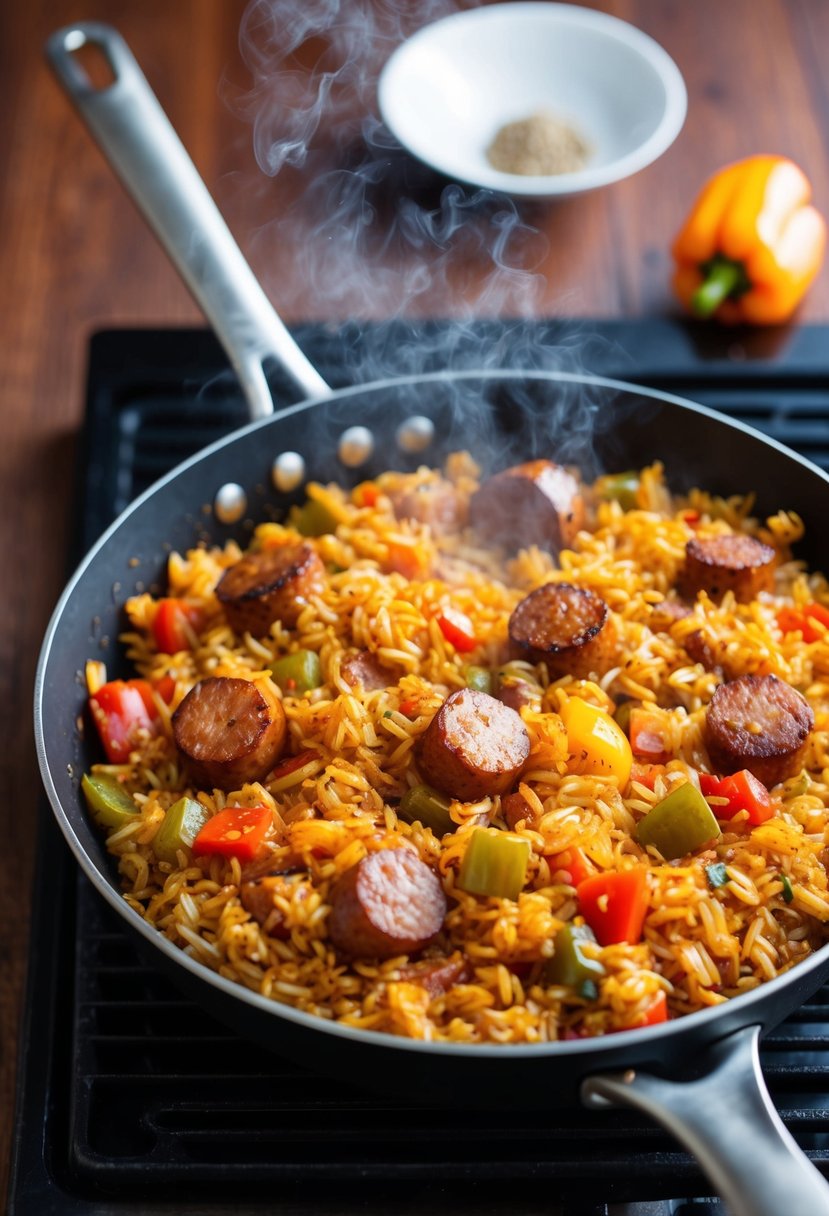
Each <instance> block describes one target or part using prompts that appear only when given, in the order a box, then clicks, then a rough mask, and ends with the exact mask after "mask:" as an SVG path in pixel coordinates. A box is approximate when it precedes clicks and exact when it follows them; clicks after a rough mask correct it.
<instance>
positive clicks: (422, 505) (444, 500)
mask: <svg viewBox="0 0 829 1216" xmlns="http://www.w3.org/2000/svg"><path fill="white" fill-rule="evenodd" d="M391 501H392V505H393V507H394V513H395V515H396V516H397V518H398V519H415V520H417V521H418V523H421V524H428V526H429V527H430V528H431V530H432V532H433V533H435V535H436V536H447V535H449V534H450V533H452V532H459V531H460V529H461V528H462V527H463V526H464V524H465V523H466V506H465V503H464V502H463V499H462V498H461V496H460V494H459V493H458V491H457V490H456V489H455V487H454V486H453V485H452V483H451V482H450V481H446V480H445V479H443V478H441V479H439V480H437V481H424V482H421V483H420V485H416V486H412V487H411V488H410V489H407V490H402V491H400V492H399V493H397V494H392V495H391Z"/></svg>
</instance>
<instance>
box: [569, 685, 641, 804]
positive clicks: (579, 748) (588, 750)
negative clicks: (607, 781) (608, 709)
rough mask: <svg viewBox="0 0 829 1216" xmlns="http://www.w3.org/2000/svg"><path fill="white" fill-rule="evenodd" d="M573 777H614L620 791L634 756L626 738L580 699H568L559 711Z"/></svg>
mask: <svg viewBox="0 0 829 1216" xmlns="http://www.w3.org/2000/svg"><path fill="white" fill-rule="evenodd" d="M561 719H562V721H563V722H564V727H565V729H566V731H567V746H568V749H569V751H570V759H569V761H568V768H569V769H570V771H571V772H572V773H579V774H585V775H589V776H593V777H615V778H616V780H617V782H618V784H619V788H620V789H624V787H625V786H626V785H627V783H628V781H629V780H630V770H631V767H632V765H633V753H632V752H631V750H630V744H629V743H628V740H627V737H626V735H625V733H624V731H623V730H622V728H621V727H620V726H619V724H618V723H617V722H614V720H613V718H611V716H610V714H606V713H605V712H604V710H601V709H597V708H596V706H595V705H591V704H590V703H589V702H588V701H583V700H582V698H581V697H568V699H567V700H566V701H565V703H564V705H563V706H562V707H561Z"/></svg>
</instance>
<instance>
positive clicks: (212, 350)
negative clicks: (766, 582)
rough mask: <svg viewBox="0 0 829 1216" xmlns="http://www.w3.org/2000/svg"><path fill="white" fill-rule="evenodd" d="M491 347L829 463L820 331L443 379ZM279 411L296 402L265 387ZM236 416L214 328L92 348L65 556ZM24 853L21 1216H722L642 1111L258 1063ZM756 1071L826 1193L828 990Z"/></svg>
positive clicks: (481, 340) (432, 328) (321, 351)
mask: <svg viewBox="0 0 829 1216" xmlns="http://www.w3.org/2000/svg"><path fill="white" fill-rule="evenodd" d="M440 330H441V327H440V326H439V325H437V324H436V323H433V324H428V325H423V326H421V327H420V329H419V330H413V329H412V327H411V326H401V325H397V324H396V323H390V324H388V325H383V326H373V327H371V329H370V331H369V332H368V333H366V332H363V333H361V332H360V331H359V330H358V329H357V328H356V327H355V326H344V327H341V328H339V329H332V328H330V327H324V326H315V325H309V326H304V327H300V328H299V329H298V331H297V335H298V338H299V340H300V343H301V344H302V345H303V346H304V347H305V349H306V350H307V352H308V353H309V355H310V356H311V358H312V359H313V361H314V362H315V363H316V365H317V366H318V367H319V368H320V371H321V372H322V374H323V375H324V376H326V378H327V379H328V380H329V381H330V382H331V383H332V384H335V385H338V384H342V383H344V382H346V381H347V380H348V379H349V378H350V377H349V375H348V372H347V363H348V361H347V359H345V358H344V352H345V353H347V352H351V351H354V350H355V349H357V348H358V347H359V345H360V343H362V342H368V344H369V346H370V347H371V349H372V350H373V351H374V353H375V354H376V355H377V356H378V357H379V356H380V355H381V354H382V357H383V361H384V365H385V367H386V370H388V368H389V366H393V365H394V357H395V355H396V356H397V359H398V363H397V365H398V366H400V368H401V370H408V369H409V364H410V362H411V358H412V356H413V352H416V351H417V349H418V348H420V349H427V350H429V351H431V352H432V354H431V356H430V358H431V360H432V363H433V365H434V366H441V362H440V361H441V360H443V359H445V357H446V350H447V346H446V344H445V342H439V341H437V340H436V335H438V334H439V332H440ZM482 349H485V350H486V351H487V352H488V360H487V361H488V363H492V361H493V357H495V359H496V362H497V363H498V364H499V365H501V366H508V365H510V364H512V365H515V366H528V363H527V359H528V356H529V357H530V358H531V360H532V365H533V366H549V367H556V366H561V365H562V361H564V365H565V366H566V368H567V370H576V369H575V367H574V362H573V359H574V352H581V353H580V354H579V358H580V359H581V369H582V370H585V369H586V370H590V371H593V372H598V373H601V374H604V375H609V376H612V377H617V378H620V379H627V380H633V381H635V382H637V383H640V384H648V385H652V386H655V387H658V388H662V389H665V390H667V391H670V392H673V393H676V394H678V395H681V396H687V397H690V398H692V399H694V400H696V401H700V402H703V403H704V404H707V405H711V406H713V407H715V408H717V409H721V410H723V411H725V412H727V413H729V414H731V415H732V416H736V417H739V418H741V419H742V420H744V421H746V422H748V423H750V424H752V425H754V426H757V427H758V428H759V429H761V430H764V431H766V432H767V433H770V434H772V435H774V437H775V438H778V439H780V440H781V441H782V442H784V443H787V444H788V445H789V446H791V447H794V448H797V449H798V450H800V451H801V452H803V454H804V455H806V456H808V457H809V458H810V459H812V460H813V461H815V463H817V464H819V465H821V467H823V468H826V469H829V329H827V328H824V327H804V328H801V329H799V330H795V331H792V332H791V333H789V334H782V335H781V334H777V333H754V334H750V335H744V334H743V335H740V334H737V333H733V334H723V333H721V332H720V331H717V330H712V329H711V328H709V327H704V326H700V327H695V326H686V325H683V324H680V323H673V322H668V321H659V322H657V321H655V322H630V323H627V322H597V323H586V322H584V323H580V324H578V325H575V324H567V323H549V324H544V325H533V326H528V325H527V324H514V325H507V324H502V323H495V322H493V323H482V324H480V325H476V326H474V327H472V328H467V330H465V331H464V332H463V333H462V334H460V335H459V337H458V338H457V340H453V342H452V344H451V354H452V366H453V367H459V366H464V365H466V366H478V365H479V364H480V352H481V350H482ZM390 352H393V353H390ZM441 352H443V353H441ZM274 391H275V395H276V396H277V399H280V398H283V399H284V400H286V401H287V400H290V397H289V396H288V395H286V390H285V386H284V384H281V383H280V382H279V381H278V380H275V381H274ZM245 420H246V414H245V409H244V406H243V403H242V401H241V399H240V397H239V394H238V390H237V388H236V386H235V382H234V380H233V378H232V376H231V375H230V373H229V372H228V370H227V363H226V360H225V358H224V356H223V354H222V352H221V350H220V348H219V347H218V345H217V343H216V341H215V339H214V338H213V337H212V336H211V335H210V334H209V333H207V332H206V331H202V330H177V331H171V330H163V331H155V330H123V331H105V332H102V333H99V334H97V335H95V337H94V338H93V340H92V343H91V347H90V360H89V374H88V392H87V414H86V426H85V428H84V435H83V441H82V445H81V448H82V450H81V453H80V459H79V469H80V470H81V476H80V478H79V480H80V485H79V495H78V502H77V511H76V517H77V523H78V528H77V552H76V555H75V556H77V557H80V556H81V554H82V553H83V551H84V550H85V549H86V548H87V547H88V546H89V545H90V544H91V543H92V541H93V540H94V539H95V538H96V537H97V535H98V534H99V533H100V532H101V530H102V529H103V527H104V526H105V525H106V524H107V523H108V522H109V521H110V520H111V519H112V518H113V517H114V516H115V515H116V514H117V513H118V512H119V511H120V510H121V509H122V508H123V507H124V506H126V505H127V503H128V502H129V501H130V500H131V499H132V498H133V497H134V496H135V495H136V494H137V493H138V492H139V491H141V490H142V489H144V488H145V487H146V486H147V485H149V484H151V483H152V482H153V481H154V480H155V479H156V478H157V477H158V476H159V475H160V474H161V473H163V472H165V471H166V470H167V469H168V468H170V467H172V466H173V465H174V464H176V463H178V461H179V460H181V459H183V458H184V457H185V456H187V455H189V454H190V453H191V452H193V451H196V450H198V448H200V447H201V446H203V445H204V444H205V443H207V442H209V441H211V440H213V439H216V438H219V437H221V435H223V434H225V433H227V432H228V431H229V430H231V429H232V428H233V427H234V426H236V425H238V424H240V423H242V422H244V421H245ZM38 857H39V864H38V871H37V874H36V876H35V882H34V904H33V925H32V945H31V954H30V975H29V989H28V993H27V1003H26V1015H25V1023H24V1027H23V1033H22V1038H21V1055H20V1071H19V1093H18V1106H17V1123H16V1129H17V1130H16V1137H15V1142H14V1145H13V1161H12V1180H11V1188H10V1194H9V1206H8V1211H9V1213H10V1216H35V1214H36V1216H43V1214H46V1213H54V1214H55V1216H70V1214H76V1213H77V1214H80V1213H84V1214H89V1216H145V1214H146V1216H149V1214H150V1213H152V1214H153V1216H167V1214H169V1216H184V1214H190V1213H196V1212H198V1213H204V1214H205V1216H211V1214H215V1216H220V1214H225V1213H231V1212H235V1211H240V1212H250V1213H258V1212H263V1213H264V1212H274V1213H278V1214H280V1216H294V1214H296V1216H300V1213H307V1214H308V1216H312V1214H313V1216H323V1214H328V1213H345V1212H360V1213H366V1214H379V1213H388V1214H389V1216H392V1214H396V1213H400V1214H401V1216H402V1214H404V1213H406V1214H408V1213H424V1212H426V1211H429V1212H430V1213H432V1214H434V1216H443V1214H444V1213H445V1214H446V1216H448V1214H449V1213H450V1212H451V1213H454V1214H457V1216H465V1214H466V1213H472V1212H475V1213H476V1216H501V1213H504V1214H506V1213H507V1212H509V1213H510V1216H513V1214H514V1213H516V1212H517V1213H521V1214H522V1216H533V1214H534V1213H536V1212H537V1213H539V1214H540V1213H542V1212H543V1213H545V1214H546V1216H556V1214H559V1216H616V1214H617V1213H618V1214H619V1216H621V1213H622V1212H625V1213H628V1214H629V1216H668V1214H669V1213H670V1214H673V1216H680V1214H682V1216H692V1214H693V1213H699V1214H700V1216H703V1214H704V1213H710V1214H711V1216H713V1214H714V1213H715V1212H716V1213H719V1212H721V1211H722V1208H721V1205H720V1204H719V1203H718V1202H717V1201H716V1200H714V1199H712V1198H710V1187H709V1185H708V1183H707V1182H706V1180H705V1179H704V1178H703V1177H702V1175H701V1174H700V1171H699V1169H698V1167H697V1166H696V1164H695V1162H694V1161H693V1160H692V1158H690V1157H689V1156H688V1154H686V1153H684V1152H682V1151H681V1150H680V1149H679V1148H678V1147H677V1146H676V1145H675V1143H674V1142H673V1141H672V1140H670V1139H669V1138H668V1137H667V1136H666V1135H664V1134H663V1133H662V1132H661V1131H660V1130H659V1129H658V1128H656V1127H655V1126H654V1125H653V1124H651V1123H649V1122H646V1121H645V1120H644V1118H643V1117H641V1116H638V1115H635V1114H632V1113H628V1112H618V1111H614V1112H611V1113H608V1114H594V1113H588V1112H587V1111H582V1110H570V1111H555V1110H554V1111H552V1112H551V1113H549V1114H543V1115H541V1116H539V1115H538V1114H526V1115H521V1114H516V1113H515V1112H509V1113H505V1112H500V1111H497V1110H479V1109H475V1110H458V1109H457V1108H456V1107H455V1106H453V1108H452V1109H449V1108H448V1107H447V1108H444V1107H442V1106H441V1105H440V1104H439V1103H435V1104H434V1105H430V1106H426V1105H423V1104H416V1103H412V1102H410V1101H407V1098H406V1095H405V1093H401V1094H398V1095H396V1096H395V1097H393V1098H385V1099H378V1098H376V1097H372V1096H368V1095H366V1094H364V1093H362V1092H361V1091H358V1090H357V1089H350V1088H347V1087H345V1086H344V1085H343V1084H342V1083H341V1082H331V1083H326V1082H325V1081H324V1080H321V1079H320V1078H319V1077H318V1076H317V1075H316V1074H314V1073H312V1072H309V1071H306V1070H305V1069H303V1067H302V1064H301V1063H300V1062H299V1061H285V1060H282V1059H280V1058H279V1057H278V1056H276V1055H269V1054H267V1053H265V1052H263V1050H262V1049H261V1048H259V1047H255V1046H252V1045H251V1044H249V1043H247V1042H244V1041H242V1040H240V1039H238V1038H237V1037H236V1036H234V1034H233V1033H232V1032H230V1031H228V1030H227V1029H225V1028H224V1027H223V1026H221V1025H219V1024H218V1023H216V1022H214V1021H213V1020H212V1019H211V1018H210V1017H209V1016H208V1015H207V1014H205V1013H204V1012H202V1011H201V1010H200V1009H199V1008H198V1007H197V1006H195V1005H193V1004H191V1003H190V1002H189V1001H188V1000H186V999H185V998H184V997H182V996H180V995H179V993H178V992H177V991H176V990H175V989H174V988H172V987H171V986H170V985H169V984H168V983H167V981H166V980H164V979H163V978H162V977H161V976H160V975H158V974H157V973H156V972H155V971H154V970H153V969H152V968H151V967H149V966H147V965H146V963H144V962H143V961H142V959H141V958H139V956H138V955H137V954H136V952H135V950H134V947H133V945H132V941H131V939H130V938H128V937H127V936H126V935H125V932H124V930H123V929H122V928H121V925H120V922H119V921H118V918H117V917H116V916H115V914H114V913H113V912H112V911H111V909H109V908H108V907H107V906H106V905H105V904H104V903H103V901H102V900H101V899H100V898H99V896H98V895H97V893H95V891H94V890H93V888H92V887H91V886H90V885H89V884H88V883H87V881H86V880H85V879H84V878H83V877H82V876H81V875H80V874H79V873H78V871H77V869H76V867H75V864H74V862H73V860H72V858H71V855H70V854H69V852H68V850H67V849H66V847H65V845H64V844H63V841H62V839H61V838H60V836H59V833H58V830H57V828H56V827H55V825H54V823H53V821H52V818H51V814H50V812H49V811H48V808H46V807H45V806H42V807H41V824H40V837H39V849H38ZM763 1061H764V1070H765V1074H766V1078H767V1081H768V1084H769V1088H770V1090H771V1092H772V1096H773V1097H774V1100H775V1103H776V1105H777V1107H778V1109H779V1111H780V1113H781V1115H782V1117H783V1119H784V1121H785V1123H786V1124H787V1126H788V1127H789V1129H790V1130H791V1131H792V1133H793V1135H794V1136H795V1138H796V1139H797V1141H798V1143H799V1144H800V1145H801V1146H802V1147H803V1148H804V1150H805V1151H806V1152H807V1153H808V1154H809V1156H810V1157H811V1158H812V1160H814V1161H815V1162H816V1164H817V1165H818V1166H819V1167H820V1168H821V1169H822V1170H823V1171H824V1172H826V1173H829V987H827V988H824V989H823V990H822V991H820V992H819V993H817V994H816V996H815V997H814V998H813V999H812V1000H811V1001H810V1002H809V1004H807V1005H805V1006H803V1007H802V1008H801V1009H800V1010H799V1011H798V1012H797V1013H796V1014H795V1015H794V1016H793V1017H791V1018H790V1019H789V1020H788V1021H787V1022H786V1023H784V1025H783V1026H781V1027H780V1028H779V1029H778V1030H777V1031H775V1032H774V1033H773V1034H771V1035H770V1036H769V1037H768V1038H767V1039H766V1041H765V1043H764V1046H763ZM677 1195H682V1196H684V1197H685V1198H684V1199H682V1200H680V1199H676V1198H675V1197H676V1196H677ZM672 1197H674V1198H672ZM689 1197H690V1198H689ZM620 1205H621V1206H620Z"/></svg>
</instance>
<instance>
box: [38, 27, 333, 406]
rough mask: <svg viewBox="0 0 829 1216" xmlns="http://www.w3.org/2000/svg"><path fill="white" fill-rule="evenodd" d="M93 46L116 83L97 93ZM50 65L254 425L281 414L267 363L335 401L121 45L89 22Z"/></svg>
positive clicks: (61, 35)
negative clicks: (203, 320)
mask: <svg viewBox="0 0 829 1216" xmlns="http://www.w3.org/2000/svg"><path fill="white" fill-rule="evenodd" d="M86 45H92V46H95V47H97V48H98V49H99V50H100V51H101V52H102V54H103V55H104V56H105V58H106V60H107V63H108V64H109V66H110V68H111V70H112V73H113V76H114V80H113V82H112V83H111V84H110V85H108V86H106V87H105V88H100V89H99V88H96V87H95V86H94V85H93V83H92V81H91V80H90V78H89V76H88V75H87V74H86V72H85V71H84V69H83V67H82V66H81V64H80V61H79V60H78V59H77V57H76V56H75V52H76V51H78V50H80V48H81V47H83V46H86ZM46 55H47V57H48V59H49V62H50V63H51V65H52V67H53V68H54V70H55V73H56V74H57V76H58V79H59V80H60V82H61V83H62V85H63V86H64V88H65V89H66V91H67V93H68V94H69V96H70V98H71V99H72V101H73V102H74V104H75V106H76V107H77V109H78V110H79V111H80V113H81V115H82V116H83V118H84V120H85V122H86V124H87V126H88V127H89V129H90V131H91V132H92V135H93V136H94V138H95V139H96V140H97V142H98V144H99V145H100V147H101V148H102V150H103V152H104V154H105V155H106V157H107V159H108V160H109V161H110V163H111V164H112V166H113V168H114V169H115V171H116V172H117V174H118V176H119V177H120V178H121V181H122V182H123V184H124V185H125V186H126V188H127V191H128V193H129V194H130V195H131V196H132V198H133V199H134V201H135V202H136V203H137V204H138V206H139V207H140V209H141V210H142V211H143V213H144V215H145V217H146V218H147V220H148V221H149V223H150V225H151V227H152V228H153V229H154V231H155V233H156V235H157V236H158V238H159V240H160V241H161V243H162V245H163V246H164V247H165V249H166V250H167V252H168V253H169V254H170V256H171V258H172V259H173V261H174V263H175V265H176V266H177V268H178V270H179V272H180V273H181V275H182V277H183V278H184V280H185V282H186V283H187V285H188V287H189V288H190V290H191V292H192V293H193V295H194V296H195V298H196V300H197V301H198V303H199V304H200V305H201V307H202V308H203V309H204V312H205V314H206V315H207V317H208V319H209V321H210V323H211V324H212V326H213V328H214V330H215V331H216V334H217V335H218V337H219V339H220V341H221V343H222V345H223V346H224V348H225V350H226V351H227V354H228V357H229V358H230V361H231V363H232V365H233V367H234V369H235V370H236V373H237V375H238V377H239V381H240V383H241V386H242V389H243V391H244V394H245V397H246V399H247V402H248V406H249V409H250V413H251V417H253V418H262V417H266V416H267V415H268V414H271V413H273V400H272V397H271V393H270V389H269V387H268V383H267V379H266V377H265V373H264V370H263V361H264V360H265V359H268V358H274V359H276V360H277V361H278V362H279V363H280V364H281V365H282V367H283V368H284V369H285V371H286V372H287V373H288V374H289V376H290V377H291V379H292V380H293V382H294V383H295V385H296V386H297V388H298V389H299V391H300V394H301V396H303V397H322V396H327V395H328V394H329V392H330V391H331V390H330V388H329V386H328V385H327V384H326V382H325V381H324V380H323V378H322V377H321V376H320V374H319V372H318V371H317V370H316V368H314V366H313V365H312V364H311V363H309V361H308V360H307V359H306V357H305V355H304V354H303V353H302V351H301V350H300V349H299V347H298V346H297V345H296V343H295V342H294V340H293V338H292V337H291V335H290V334H289V333H288V331H287V329H286V328H285V326H284V325H283V323H282V321H281V320H280V319H279V317H278V316H277V315H276V313H275V312H274V310H273V308H272V306H271V304H270V302H269V300H268V298H267V296H266V295H265V293H264V292H263V290H262V288H261V287H260V285H259V283H258V282H257V280H256V278H255V277H254V275H253V272H252V271H251V269H250V267H249V266H248V264H247V262H246V261H245V259H244V257H243V256H242V253H241V250H240V249H239V246H238V245H237V244H236V242H235V241H234V239H233V237H232V236H231V233H230V230H229V229H228V227H227V225H226V224H225V222H224V220H223V219H222V217H221V215H220V214H219V211H218V208H217V207H216V204H215V203H214V202H213V199H212V198H211V197H210V194H209V193H208V191H207V188H206V186H205V184H204V182H203V181H202V180H201V178H200V177H199V175H198V172H197V171H196V167H195V165H194V164H193V162H192V161H191V160H190V157H189V156H188V154H187V152H186V150H185V148H184V145H183V144H182V142H181V140H180V139H179V138H178V136H177V135H176V133H175V131H174V130H173V128H172V126H171V125H170V121H169V119H168V118H167V115H166V114H165V113H164V111H163V110H162V108H161V106H160V105H159V103H158V101H157V99H156V97H155V95H154V93H153V91H152V89H151V88H150V86H149V84H148V83H147V80H146V77H145V76H144V74H143V72H142V71H141V69H140V67H139V66H138V64H137V62H136V60H135V58H134V57H133V55H132V52H131V51H130V49H129V47H128V46H127V44H126V42H125V41H124V39H123V38H122V37H121V35H120V34H119V33H118V32H117V31H116V30H114V29H112V28H111V26H108V25H104V24H101V23H99V22H96V21H82V22H78V24H77V25H70V26H66V27H65V28H64V29H60V30H57V31H56V32H55V33H54V34H52V36H51V37H50V38H49V40H48V42H47V43H46Z"/></svg>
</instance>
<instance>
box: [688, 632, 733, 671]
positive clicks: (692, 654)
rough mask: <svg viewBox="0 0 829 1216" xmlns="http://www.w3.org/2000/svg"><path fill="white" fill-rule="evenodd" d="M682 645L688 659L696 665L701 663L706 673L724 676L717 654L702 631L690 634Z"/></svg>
mask: <svg viewBox="0 0 829 1216" xmlns="http://www.w3.org/2000/svg"><path fill="white" fill-rule="evenodd" d="M682 645H683V647H684V648H685V653H686V654H687V655H688V658H689V659H692V660H693V662H694V663H699V665H700V666H701V667H704V668H705V670H706V671H713V672H716V674H717V675H722V671H723V668H722V665H721V664H720V662H719V661H718V658H717V652H716V650H715V648H714V647H713V646H712V645H711V643H710V642H709V641H708V639H707V638H706V636H705V634H704V633H703V632H702V630H701V629H695V630H694V632H693V633H689V634H688V636H687V638H685V639H684V640H683V643H682Z"/></svg>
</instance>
